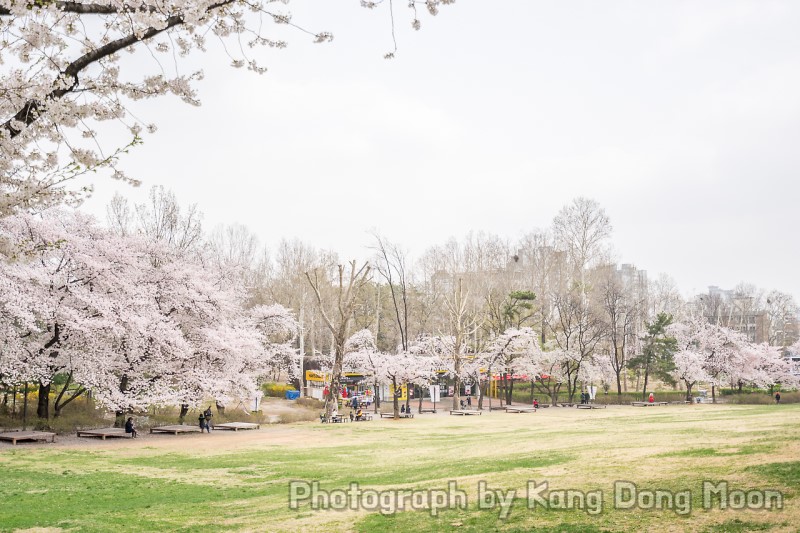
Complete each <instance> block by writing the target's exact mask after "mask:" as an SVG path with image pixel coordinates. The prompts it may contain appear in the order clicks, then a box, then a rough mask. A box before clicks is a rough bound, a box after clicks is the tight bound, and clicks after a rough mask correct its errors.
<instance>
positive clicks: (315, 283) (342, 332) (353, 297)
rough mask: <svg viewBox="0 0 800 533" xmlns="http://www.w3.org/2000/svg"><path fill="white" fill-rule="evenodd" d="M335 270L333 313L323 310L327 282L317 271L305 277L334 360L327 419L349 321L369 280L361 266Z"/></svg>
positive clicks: (334, 396) (336, 390) (334, 398)
mask: <svg viewBox="0 0 800 533" xmlns="http://www.w3.org/2000/svg"><path fill="white" fill-rule="evenodd" d="M337 270H338V278H337V280H336V281H335V282H334V284H335V289H334V291H335V294H336V297H335V302H334V306H333V309H328V310H326V309H325V307H326V306H325V303H324V299H323V296H322V292H323V291H324V290H325V286H326V285H329V280H328V279H326V278H324V277H323V278H322V279H321V278H320V271H319V269H314V270H313V271H310V272H308V271H307V272H306V273H305V275H306V279H308V283H309V284H310V285H311V289H312V290H313V292H314V296H315V297H316V300H317V305H318V306H319V311H320V314H321V316H322V319H323V321H324V322H325V325H326V326H327V327H328V330H329V331H330V333H331V336H332V344H333V352H334V354H333V355H334V359H333V368H332V370H331V383H330V386H329V392H328V397H327V398H326V399H325V412H326V413H327V415H328V416H330V415H331V412H332V411H333V406H334V405H335V404H336V403H338V401H339V390H340V389H341V380H342V365H343V362H344V354H345V343H346V342H347V339H348V337H349V330H350V321H351V320H352V317H353V311H354V309H355V306H356V302H357V297H358V293H359V291H360V290H361V289H362V287H363V286H364V285H365V284H366V283H367V281H368V280H369V272H370V267H369V265H367V264H366V263H365V264H364V265H362V266H361V267H360V268H357V267H356V262H355V261H351V262H350V268H349V272H348V271H347V270H346V269H345V266H344V265H338V269H337Z"/></svg>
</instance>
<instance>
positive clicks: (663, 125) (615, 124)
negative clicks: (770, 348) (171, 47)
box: [83, 0, 800, 299]
mask: <svg viewBox="0 0 800 533" xmlns="http://www.w3.org/2000/svg"><path fill="white" fill-rule="evenodd" d="M358 4H359V2H358V1H357V0H336V1H332V0H294V1H293V2H292V3H291V4H290V6H289V7H290V8H291V10H292V13H293V15H294V18H293V20H294V21H295V22H296V23H298V24H301V25H303V26H305V27H308V28H309V29H312V30H315V31H316V30H328V31H331V32H333V33H334V35H335V40H334V41H333V42H332V43H330V44H324V45H314V44H311V43H310V42H309V41H310V39H309V38H307V36H305V35H303V34H299V33H286V34H284V36H285V37H286V38H287V39H288V40H289V41H290V46H289V47H288V48H287V49H286V50H282V51H274V50H260V51H257V52H256V53H255V55H256V56H257V57H258V58H259V60H260V62H261V63H262V64H263V65H264V66H267V67H268V68H269V69H270V70H269V72H268V73H267V74H265V75H262V76H259V75H256V74H253V73H250V72H246V71H244V70H235V69H232V68H230V67H229V66H228V65H229V63H230V60H229V59H228V58H227V57H226V56H225V55H224V54H222V53H221V51H220V50H219V49H218V48H219V47H215V46H212V47H211V51H210V52H209V53H207V54H204V55H201V56H199V57H194V58H192V62H194V64H195V65H198V66H199V67H201V68H202V69H203V70H204V72H205V79H204V80H203V81H202V82H201V83H200V84H199V85H198V87H199V96H200V98H201V99H202V102H203V105H202V106H201V107H199V108H195V107H191V106H187V105H185V104H183V103H181V102H179V101H177V100H176V99H174V98H162V99H160V100H159V101H158V102H153V103H147V104H143V105H139V104H137V106H136V107H135V108H134V110H135V111H136V113H137V115H138V116H139V117H140V118H141V119H142V120H144V121H145V122H150V121H152V122H156V123H157V124H158V126H159V128H160V129H159V131H158V132H157V133H156V134H154V135H148V136H147V137H146V139H145V145H144V146H142V147H139V148H136V149H135V150H134V151H132V153H131V154H130V155H129V156H128V157H127V159H126V162H125V164H124V167H125V168H126V169H127V170H128V171H129V173H130V174H132V175H134V176H136V177H138V178H141V179H142V180H143V181H144V185H143V187H142V188H141V189H131V188H130V187H127V186H124V185H120V184H119V183H116V182H112V181H110V180H98V181H97V182H96V189H97V190H96V193H95V196H94V197H93V198H92V199H91V200H89V201H88V202H87V203H86V204H85V205H84V208H83V209H85V210H88V211H91V212H94V213H96V214H97V215H98V216H100V217H101V218H102V217H104V213H105V205H106V204H107V203H108V201H109V199H110V198H111V196H112V195H113V193H114V191H115V190H119V191H121V192H122V193H123V194H125V195H127V196H129V197H132V198H134V199H137V200H140V199H142V198H143V197H144V196H145V194H146V193H147V189H149V187H150V186H152V185H164V186H165V187H167V188H169V189H172V190H173V191H174V192H175V193H176V194H177V196H178V198H179V199H180V200H181V201H182V202H185V203H197V204H199V207H200V209H201V210H202V211H203V212H204V213H205V224H206V226H207V228H209V229H211V228H212V227H213V226H215V225H217V224H228V223H234V222H238V223H241V224H244V225H246V226H249V227H250V228H251V229H252V230H253V231H254V232H256V233H257V234H258V235H259V237H260V239H261V240H262V242H263V243H264V244H267V245H268V246H274V244H275V243H277V242H278V240H280V238H282V237H286V238H294V237H297V238H299V239H301V240H303V241H305V242H307V243H309V244H311V245H314V246H317V247H322V248H326V249H332V250H335V251H337V252H338V253H339V254H340V256H341V257H342V258H343V259H347V258H349V257H359V258H365V257H367V256H368V254H369V252H368V250H367V249H366V246H367V245H369V244H370V242H371V240H370V239H371V238H370V236H369V234H368V231H369V230H370V229H371V228H377V229H378V230H379V231H380V232H382V233H383V234H385V235H386V236H387V237H388V238H389V239H391V240H393V241H396V242H399V243H402V244H403V245H404V246H405V247H406V248H408V249H409V250H410V251H411V252H412V254H413V255H414V256H417V257H418V256H419V255H420V254H421V253H422V252H423V251H424V250H425V249H426V248H427V247H429V246H431V245H433V244H438V243H442V242H444V241H445V240H446V239H448V238H449V237H451V236H455V237H458V238H461V237H463V236H464V235H465V234H466V233H467V232H469V231H470V230H475V231H478V230H484V231H487V232H492V233H496V234H498V235H500V236H503V237H505V238H508V239H511V240H513V239H516V238H518V237H519V236H521V235H522V234H523V233H526V232H528V231H531V230H533V229H535V228H543V227H545V226H547V225H549V223H550V222H551V220H552V218H553V216H554V215H555V214H556V213H557V212H558V210H559V209H560V208H561V207H562V206H563V205H565V204H567V203H568V202H570V201H571V200H572V199H573V198H574V197H576V196H587V197H591V198H594V199H596V200H597V201H598V202H600V204H601V205H602V206H603V207H604V208H605V209H606V211H607V213H608V215H609V217H610V218H611V222H612V224H613V226H614V231H613V243H614V247H615V249H616V250H617V255H618V257H619V259H620V261H621V262H626V263H634V264H635V265H636V266H637V267H639V268H642V269H646V270H648V271H649V273H650V275H651V277H655V276H656V275H657V274H658V273H659V272H665V273H667V274H669V275H670V276H672V277H673V278H674V279H675V280H676V281H677V283H678V285H679V287H680V289H681V290H682V292H683V293H684V294H690V293H694V292H699V291H703V290H705V288H706V287H707V286H708V285H719V286H721V287H723V288H733V286H734V285H736V284H737V283H739V282H741V281H747V282H751V283H754V284H756V285H758V286H760V287H763V288H766V289H771V288H776V289H780V290H784V291H787V292H790V293H792V294H793V295H794V296H795V298H798V299H800V277H799V276H798V271H800V248H799V247H798V246H797V244H798V243H797V238H796V232H797V228H798V222H800V214H798V213H800V211H798V200H800V194H799V193H800V185H798V170H800V31H798V28H800V2H796V1H785V2H772V1H768V0H759V1H754V2H740V1H735V0H721V1H718V2H714V1H697V0H693V1H687V2H678V1H670V2H656V1H641V0H636V1H618V2H614V1H606V0H604V1H602V2H598V1H586V2H576V1H550V2H542V1H534V0H491V1H488V0H487V1H478V0H459V1H458V2H457V3H456V4H454V5H452V6H447V7H444V8H443V9H442V11H441V13H440V15H439V16H438V17H435V18H431V17H430V16H428V15H427V14H423V15H422V16H421V20H422V30H421V31H419V32H414V31H413V30H412V29H411V28H410V15H409V12H408V11H407V10H406V8H405V4H406V2H404V1H398V2H395V4H396V9H395V11H396V12H395V18H396V21H397V30H398V31H397V35H398V44H399V50H398V53H397V56H396V58H395V59H393V60H385V59H383V57H382V56H383V54H384V53H385V52H387V51H389V50H391V49H392V44H391V33H390V26H389V18H388V12H387V11H386V9H385V6H384V8H383V9H378V10H374V11H369V10H366V9H363V8H360V7H359V6H358ZM142 61H144V59H142ZM190 67H191V66H190V65H189V66H186V67H184V71H185V72H187V73H188V72H189V71H190V70H191V68H190Z"/></svg>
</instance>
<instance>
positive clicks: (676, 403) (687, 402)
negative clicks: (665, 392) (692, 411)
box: [669, 400, 692, 405]
mask: <svg viewBox="0 0 800 533" xmlns="http://www.w3.org/2000/svg"><path fill="white" fill-rule="evenodd" d="M669 403H670V405H687V404H691V403H692V402H690V401H688V400H681V401H679V402H669Z"/></svg>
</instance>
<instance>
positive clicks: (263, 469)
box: [0, 404, 800, 532]
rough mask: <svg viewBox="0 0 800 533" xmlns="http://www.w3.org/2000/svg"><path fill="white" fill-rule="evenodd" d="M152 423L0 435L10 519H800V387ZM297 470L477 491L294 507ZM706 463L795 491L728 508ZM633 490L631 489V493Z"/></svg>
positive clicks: (385, 484) (753, 486) (129, 525)
mask: <svg viewBox="0 0 800 533" xmlns="http://www.w3.org/2000/svg"><path fill="white" fill-rule="evenodd" d="M144 437H145V438H142V439H138V440H135V441H132V440H124V441H105V442H103V441H92V440H85V439H81V440H80V441H76V440H75V439H66V440H62V442H57V443H56V444H55V445H52V444H49V445H39V444H36V445H30V444H20V445H17V446H10V445H8V444H5V443H0V530H2V531H14V530H18V529H20V530H26V529H35V530H41V529H45V528H47V529H46V530H47V531H58V530H65V531H67V530H69V531H102V532H107V531H119V530H136V531H166V530H169V531H193V530H196V531H215V530H216V531H328V532H330V531H365V532H366V531H369V532H373V531H516V530H525V531H536V532H544V531H553V532H554V531H709V532H712V531H719V532H723V531H725V532H729V531H797V527H798V524H800V505H798V490H799V489H798V487H799V486H800V404H798V405H781V406H775V405H764V406H734V405H719V406H714V405H686V406H682V405H681V406H667V407H648V408H634V407H624V406H623V407H610V408H608V409H603V410H591V411H590V410H577V409H569V408H549V409H542V410H540V411H539V412H538V413H535V414H534V413H527V414H506V413H501V412H492V413H491V414H490V413H486V412H484V414H483V416H475V417H454V416H448V415H441V414H437V415H417V417H416V418H414V419H413V420H400V421H397V422H395V421H393V420H374V421H372V422H364V423H353V424H334V425H328V424H319V423H298V424H294V425H277V426H270V427H267V428H265V429H262V430H259V431H252V432H237V433H233V432H225V433H223V432H221V431H219V432H215V433H212V434H211V435H199V434H192V435H182V436H168V435H155V436H150V435H146V436H144ZM292 480H301V481H309V482H311V481H318V482H319V487H320V489H325V490H330V489H348V487H349V486H350V483H351V482H356V483H358V484H359V487H360V488H361V489H362V490H363V489H375V490H380V491H392V490H394V491H404V492H405V493H406V494H410V493H411V492H412V491H415V490H423V489H424V490H434V491H440V490H443V489H447V487H448V483H449V482H455V483H456V484H457V489H458V490H459V491H463V493H462V495H463V499H462V500H457V502H458V503H463V501H466V504H467V505H466V508H461V509H441V510H439V511H438V512H437V513H436V515H435V516H433V515H432V512H431V511H430V510H429V509H427V510H413V509H411V507H413V506H414V505H415V504H416V503H419V501H416V502H415V501H414V500H413V498H410V499H408V500H406V505H407V507H409V509H408V510H405V511H403V512H396V513H383V514H382V513H381V512H380V509H381V508H382V509H384V510H390V505H391V502H389V501H388V500H378V506H377V507H375V506H374V505H375V501H372V505H373V507H372V509H373V510H372V511H367V510H363V509H346V510H315V509H312V508H311V506H310V505H309V503H308V502H305V501H304V502H301V503H300V505H299V509H290V508H289V483H290V481H292ZM704 481H708V482H710V483H712V484H713V486H714V487H716V488H719V487H721V486H722V485H720V483H721V482H727V483H728V485H727V489H728V491H729V492H728V500H727V501H728V503H729V504H730V505H731V506H737V505H738V504H740V503H742V502H744V501H746V499H747V498H750V499H751V503H754V504H756V506H758V505H757V504H758V502H759V501H760V500H759V495H762V496H763V492H758V491H779V492H780V493H781V494H782V498H783V499H782V503H783V508H782V509H772V510H763V509H762V510H751V509H746V508H745V509H733V508H727V509H721V508H720V498H719V497H716V498H714V499H712V500H711V501H709V502H707V503H710V504H711V505H710V508H708V509H706V508H704V506H705V505H704V504H705V503H706V501H705V500H704V493H703V482H704ZM482 482H485V485H486V487H488V488H490V489H501V490H502V491H503V492H502V495H503V496H504V497H505V498H508V499H507V500H505V501H506V505H507V507H506V509H505V513H506V516H505V517H504V518H501V513H503V512H504V511H503V510H502V509H501V508H500V507H499V506H496V505H495V506H490V505H488V503H489V501H488V499H485V500H484V501H486V502H487V504H486V505H485V506H486V507H487V508H485V509H482V508H481V505H480V503H479V502H480V499H479V498H478V496H479V487H480V486H483V483H482ZM529 482H532V483H534V484H535V487H538V486H540V485H541V484H542V483H544V482H547V484H548V489H549V492H548V491H543V492H541V493H536V494H538V495H540V496H542V497H543V500H537V499H536V498H534V499H533V500H531V501H529V500H528V494H527V488H528V483H529ZM617 482H624V483H617ZM620 487H623V488H624V487H628V489H630V487H635V490H636V491H637V493H636V497H638V498H640V499H641V503H642V504H644V505H646V506H647V505H649V504H650V503H651V502H652V501H653V499H652V498H651V497H650V496H648V494H652V493H648V492H647V491H662V494H661V496H658V497H659V498H661V499H660V500H659V501H660V503H661V506H662V507H666V506H667V504H668V503H669V502H668V500H667V499H666V497H667V496H666V494H667V492H669V493H670V497H671V498H673V505H672V508H671V509H668V508H661V509H659V508H651V509H637V508H636V507H633V508H630V509H618V508H615V503H619V500H618V499H617V498H616V497H615V496H616V494H615V488H617V489H619V488H620ZM510 490H515V491H516V492H515V493H514V494H513V495H511V494H510V493H508V492H507V491H510ZM566 491H572V492H574V493H573V494H570V493H567V492H566ZM577 491H581V492H582V493H584V494H585V493H587V492H588V493H589V494H588V496H579V495H577ZM738 491H744V493H741V492H738ZM748 491H755V492H748ZM416 494H417V496H420V495H424V494H425V493H423V492H418V493H416ZM432 494H438V493H437V492H434V493H432ZM559 494H563V495H564V496H565V497H566V500H568V501H569V503H570V504H571V506H570V505H565V503H566V502H565V501H564V498H561V499H559V498H560V497H559ZM631 494H632V493H631V491H630V490H628V491H627V492H622V493H620V495H621V496H624V501H625V502H627V501H628V500H629V498H630V496H631ZM390 495H391V493H384V495H383V496H379V498H381V497H383V498H388V497H389V496H390ZM484 495H485V494H484ZM495 496H497V494H495ZM364 497H365V498H366V496H364ZM420 497H421V496H420ZM432 497H434V496H432ZM487 498H488V497H487ZM554 498H555V499H554ZM495 501H497V500H495ZM541 501H544V502H545V503H546V504H547V506H546V507H543V506H542V505H541ZM581 501H583V503H581ZM679 502H680V503H681V504H682V506H679V505H678V503H679ZM774 502H775V500H774V499H773V500H772V503H774ZM367 503H369V502H367ZM434 503H436V500H435V497H434ZM439 503H441V501H440V502H439ZM529 503H535V504H536V505H535V506H534V507H533V508H530V505H529ZM687 506H691V509H690V510H688V512H687ZM426 507H427V505H426ZM488 507H491V508H488ZM558 507H568V508H565V509H562V508H558ZM569 507H571V508H569Z"/></svg>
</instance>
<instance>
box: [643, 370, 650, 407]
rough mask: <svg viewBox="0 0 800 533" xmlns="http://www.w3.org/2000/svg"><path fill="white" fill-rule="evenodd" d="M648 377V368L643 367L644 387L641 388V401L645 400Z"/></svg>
mask: <svg viewBox="0 0 800 533" xmlns="http://www.w3.org/2000/svg"><path fill="white" fill-rule="evenodd" d="M649 377H650V368H649V367H645V369H644V387H642V401H645V400H646V399H647V380H648V379H649Z"/></svg>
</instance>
